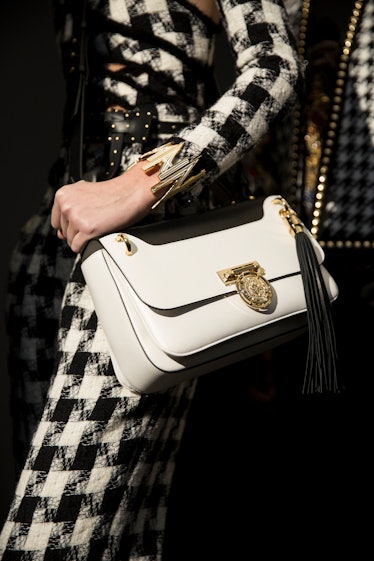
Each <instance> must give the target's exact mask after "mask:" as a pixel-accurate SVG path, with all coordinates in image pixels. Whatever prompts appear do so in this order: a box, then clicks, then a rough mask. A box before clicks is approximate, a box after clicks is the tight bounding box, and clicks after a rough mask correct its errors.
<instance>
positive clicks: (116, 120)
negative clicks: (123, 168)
mask: <svg viewBox="0 0 374 561" xmlns="http://www.w3.org/2000/svg"><path fill="white" fill-rule="evenodd" d="M187 125H188V123H187V122H181V121H159V120H158V117H157V115H156V114H155V113H153V112H152V110H151V109H148V108H143V109H134V110H132V111H122V110H113V111H108V112H106V113H104V126H105V130H106V135H107V139H106V157H105V160H106V163H107V165H108V168H107V170H106V172H105V178H106V179H110V178H111V177H113V176H114V175H115V174H116V173H117V171H118V169H119V167H120V163H121V156H122V149H123V146H124V145H126V144H134V143H139V144H142V145H143V147H144V145H146V144H147V142H149V141H150V140H151V139H152V138H157V135H159V134H169V135H172V134H174V133H175V132H176V131H177V130H178V129H181V128H183V127H185V126H187Z"/></svg>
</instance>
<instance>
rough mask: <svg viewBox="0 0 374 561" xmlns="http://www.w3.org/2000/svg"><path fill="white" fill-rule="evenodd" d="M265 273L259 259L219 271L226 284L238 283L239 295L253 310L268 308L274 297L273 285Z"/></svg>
mask: <svg viewBox="0 0 374 561" xmlns="http://www.w3.org/2000/svg"><path fill="white" fill-rule="evenodd" d="M264 274H265V270H264V269H263V268H262V267H261V265H260V264H259V263H258V262H257V261H251V262H250V263H244V264H243V265H237V266H235V267H230V268H228V269H222V270H221V271H217V275H218V276H219V278H220V279H221V281H222V282H223V283H224V285H225V286H229V285H231V284H235V285H236V290H237V292H238V294H239V296H240V297H241V298H242V299H243V300H244V302H245V303H246V304H247V305H248V306H249V307H250V308H252V309H253V310H267V309H268V307H269V306H270V304H271V301H272V299H273V291H272V288H271V285H270V283H269V281H267V280H266V279H265V278H264V276H263V275H264Z"/></svg>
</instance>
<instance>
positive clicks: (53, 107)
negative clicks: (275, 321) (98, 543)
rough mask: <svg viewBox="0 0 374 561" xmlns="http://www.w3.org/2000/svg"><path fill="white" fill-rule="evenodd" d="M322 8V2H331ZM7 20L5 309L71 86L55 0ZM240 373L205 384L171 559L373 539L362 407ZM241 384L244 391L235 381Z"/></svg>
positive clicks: (5, 421) (180, 489)
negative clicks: (259, 396) (267, 392)
mask: <svg viewBox="0 0 374 561" xmlns="http://www.w3.org/2000/svg"><path fill="white" fill-rule="evenodd" d="M328 4H329V6H328V7H329V9H333V10H335V9H336V10H339V9H340V8H341V7H342V5H343V4H344V5H347V3H346V2H340V1H339V0H337V1H334V2H332V1H331V0H329V1H328ZM320 5H321V9H322V11H323V9H324V7H325V6H326V5H327V3H324V2H320ZM0 25H1V29H0V45H1V50H0V52H1V70H2V72H1V75H2V77H1V89H0V111H1V120H0V123H1V135H0V177H1V181H2V189H1V194H2V199H3V203H2V206H1V211H2V212H1V222H0V223H1V239H2V250H3V257H2V261H3V265H2V267H1V269H0V271H1V287H0V288H1V315H2V316H3V302H4V300H3V299H4V292H5V283H6V275H7V264H8V261H9V256H10V251H11V249H12V247H13V246H14V244H15V242H16V239H17V236H18V232H19V229H20V227H21V225H22V224H23V223H24V222H25V221H26V220H27V219H28V218H29V217H30V216H31V215H32V214H33V212H34V211H36V210H37V208H38V205H39V202H40V199H41V196H42V194H43V192H44V190H45V187H46V179H47V175H48V170H49V167H50V165H51V164H52V163H53V161H54V158H55V156H56V154H57V149H58V143H59V136H60V130H61V114H62V106H63V101H64V85H63V80H62V76H61V71H60V64H59V60H58V54H57V50H56V47H55V42H54V35H53V29H52V22H51V13H50V11H49V4H48V0H37V2H26V0H16V1H15V0H2V1H1V3H0ZM227 60H228V59H227ZM222 62H223V63H224V62H225V52H224V46H223V50H222V47H221V51H220V65H221V68H222V67H223V68H224V70H225V72H226V71H227V72H229V70H228V69H226V68H225V65H224V64H223V65H222ZM0 344H1V348H0V361H1V362H0V376H1V380H0V388H1V392H0V396H1V397H0V400H1V401H0V427H1V430H0V450H1V462H0V525H1V524H2V522H3V520H4V517H5V515H6V514H7V511H8V508H9V504H10V500H11V498H12V496H13V492H14V482H13V462H12V453H11V423H10V415H9V401H8V400H9V380H8V373H7V368H6V333H5V324H4V321H3V320H1V321H0ZM281 369H283V372H284V374H285V375H287V376H288V375H289V374H290V372H292V370H293V364H292V356H291V357H287V360H286V361H285V363H284V365H283V366H282V368H281ZM240 374H243V375H244V376H245V375H246V373H245V372H244V373H239V375H238V374H237V373H236V374H235V376H233V377H232V380H233V384H232V385H230V384H229V387H228V385H227V378H226V379H222V378H220V379H217V380H215V381H214V382H217V383H215V384H214V387H215V389H214V391H212V378H209V377H207V378H206V380H204V381H203V382H202V383H201V384H200V386H201V387H200V390H199V392H198V395H197V399H196V402H195V405H194V409H193V411H192V417H191V421H192V422H191V424H190V428H189V429H188V431H187V433H186V442H185V445H184V447H183V448H182V451H181V462H180V466H181V467H180V468H179V469H178V470H177V473H176V485H175V487H174V491H173V495H172V505H171V516H170V521H169V526H168V528H169V532H170V534H171V535H173V536H174V539H171V540H170V541H169V546H168V547H169V549H168V552H167V553H168V555H169V557H170V560H171V561H175V559H176V555H175V551H176V550H175V548H176V547H177V545H176V544H178V543H179V544H181V543H185V544H186V546H185V547H183V553H181V551H180V548H179V550H178V551H179V555H178V556H177V558H178V561H182V560H184V559H186V560H187V559H189V560H191V559H195V560H196V561H198V559H205V561H211V560H213V559H220V558H222V557H221V554H222V553H223V549H222V548H221V545H220V544H221V543H222V547H223V546H224V544H225V543H226V544H227V543H231V541H230V538H229V537H227V535H228V534H229V535H230V536H233V540H234V542H235V544H236V547H237V551H236V553H238V554H239V556H237V557H235V554H234V551H231V555H227V556H225V559H226V561H231V559H233V558H238V559H239V558H245V559H246V558H247V556H246V555H245V556H244V557H242V552H243V550H244V551H245V550H246V547H248V550H249V551H253V549H254V548H255V549H256V550H259V551H261V554H260V555H259V556H257V557H256V559H260V558H269V557H266V555H267V553H269V552H270V549H272V550H274V551H278V552H279V551H280V550H283V551H284V553H294V554H296V553H297V558H298V559H301V560H303V559H305V558H308V552H309V553H311V552H312V550H314V549H316V550H317V553H318V558H321V557H322V553H323V552H325V553H329V552H330V553H331V552H333V553H334V552H336V553H337V550H338V549H339V546H340V547H341V546H342V545H343V546H344V547H343V549H344V550H345V549H346V546H348V541H349V545H350V546H352V547H353V548H354V551H355V552H356V553H357V550H358V549H359V548H360V547H362V546H363V544H364V543H365V539H366V537H367V529H366V526H365V522H363V521H362V520H361V518H362V517H361V512H362V508H363V507H364V505H365V503H366V502H368V508H371V500H369V497H370V494H371V493H370V491H372V486H371V485H370V484H369V483H367V482H366V481H367V480H366V478H365V474H366V470H367V469H368V465H367V456H366V447H367V443H366V437H370V439H371V435H367V432H368V431H367V430H366V427H365V425H364V422H365V421H364V417H363V416H362V414H361V413H362V412H361V411H360V406H359V405H357V402H356V401H354V400H351V399H350V398H349V397H348V398H343V399H340V400H337V401H336V402H335V401H333V402H319V403H318V405H317V406H316V405H315V403H310V402H308V401H304V402H301V401H300V400H299V399H294V397H293V396H289V397H286V398H285V399H281V400H279V401H278V402H277V404H276V405H275V406H272V407H261V406H255V407H248V399H247V394H246V385H245V382H244V383H243V377H242V376H241V375H240ZM238 381H239V387H240V388H241V390H239V392H240V391H241V393H240V395H239V394H238V392H237V390H233V389H232V388H235V383H236V382H238ZM227 391H229V392H231V394H233V399H232V402H231V404H230V403H229V404H227V399H226V398H227V396H226V398H225V400H224V401H223V400H222V396H223V394H224V393H225V392H226V393H227ZM363 391H365V390H364V389H363ZM229 402H230V400H229ZM224 403H225V407H226V409H225V410H223V409H222V407H223V405H224ZM228 420H229V421H228ZM363 450H364V451H363ZM370 488H371V489H370ZM278 530H281V534H280V533H278ZM327 538H328V543H326V539H327ZM203 539H205V547H206V550H204V546H203V545H201V543H202V540H203ZM300 539H301V540H302V542H303V546H302V552H305V551H306V553H305V555H304V553H302V552H301V553H300V550H299V545H298V543H299V541H298V540H300ZM213 542H214V543H215V544H216V545H215V549H214V548H212V543H213ZM197 544H200V545H199V547H200V556H198V555H197V552H196V549H195V548H196V545H197ZM352 544H353V545H352ZM173 548H174V549H173ZM269 548H270V549H269ZM212 551H216V556H215V557H214V556H212ZM320 554H321V556H320ZM248 558H249V555H248ZM315 558H316V557H315ZM351 558H361V557H351Z"/></svg>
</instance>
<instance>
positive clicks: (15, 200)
mask: <svg viewBox="0 0 374 561" xmlns="http://www.w3.org/2000/svg"><path fill="white" fill-rule="evenodd" d="M0 53H1V88H0V112H1V117H0V126H1V134H0V177H1V196H2V200H3V202H2V204H1V220H0V225H1V240H2V242H1V249H2V251H3V254H2V263H3V264H2V266H1V268H0V274H1V286H0V288H1V320H0V345H1V346H0V360H1V362H0V376H1V379H0V388H1V391H0V396H1V398H0V399H1V401H0V427H1V430H0V450H1V461H0V475H1V477H0V521H3V518H4V517H5V515H6V513H7V510H8V508H9V502H10V499H11V497H12V495H13V462H12V454H11V423H10V418H9V402H8V395H9V380H8V373H7V369H6V358H5V348H6V334H5V325H4V319H3V310H4V307H3V302H4V291H5V282H6V275H7V267H8V262H9V256H10V251H11V249H12V248H13V246H14V244H15V242H16V239H17V236H18V233H19V229H20V227H21V225H22V224H23V223H24V222H25V221H26V220H27V219H28V218H29V217H30V216H31V214H32V213H33V212H34V211H36V209H37V208H38V206H39V203H40V199H41V196H42V194H43V192H44V190H45V188H46V178H47V174H48V169H49V166H50V165H51V164H52V162H53V161H54V158H55V157H56V154H57V149H58V142H59V135H60V127H61V112H62V105H63V101H64V86H63V81H62V76H61V72H60V64H59V60H58V54H57V49H56V45H55V39H54V35H53V28H52V22H51V13H50V11H49V4H48V0H37V1H36V2H27V1H26V0H20V1H16V2H15V1H14V0H2V1H1V2H0Z"/></svg>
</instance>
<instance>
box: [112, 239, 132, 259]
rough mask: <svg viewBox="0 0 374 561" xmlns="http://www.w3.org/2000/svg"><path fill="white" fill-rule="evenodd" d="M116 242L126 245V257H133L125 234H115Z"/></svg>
mask: <svg viewBox="0 0 374 561" xmlns="http://www.w3.org/2000/svg"><path fill="white" fill-rule="evenodd" d="M115 240H116V242H124V244H125V245H126V255H133V253H134V251H133V249H132V246H131V243H130V240H129V238H128V237H127V236H126V235H125V234H117V235H116V238H115Z"/></svg>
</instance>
